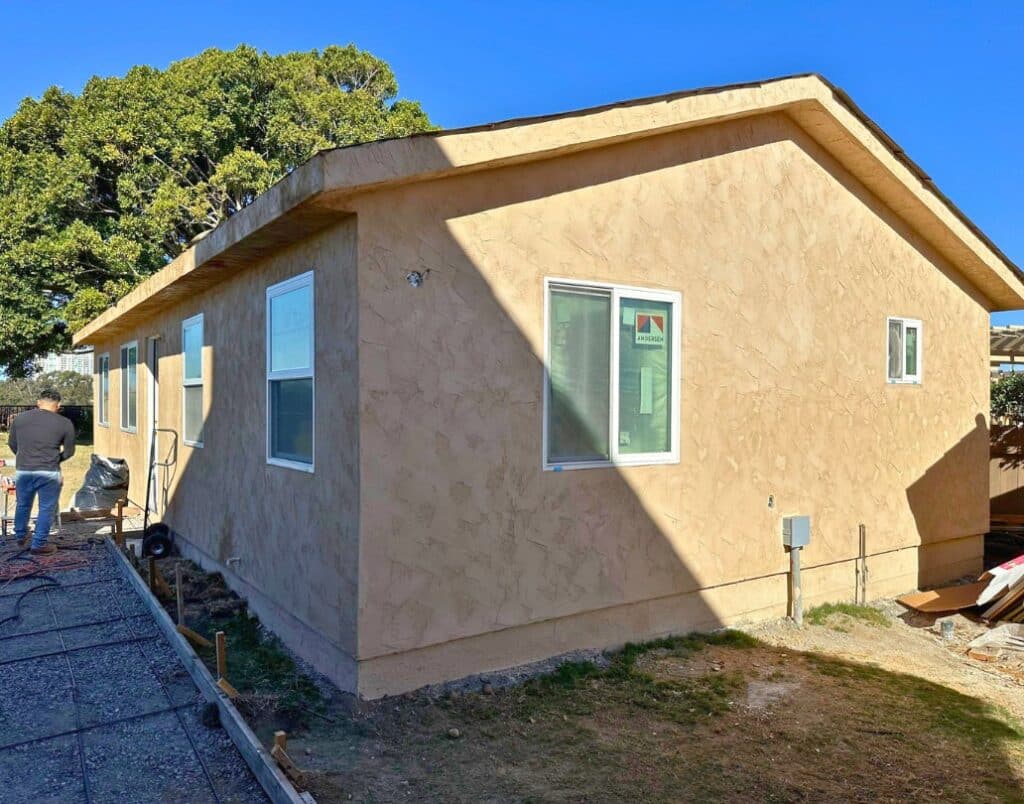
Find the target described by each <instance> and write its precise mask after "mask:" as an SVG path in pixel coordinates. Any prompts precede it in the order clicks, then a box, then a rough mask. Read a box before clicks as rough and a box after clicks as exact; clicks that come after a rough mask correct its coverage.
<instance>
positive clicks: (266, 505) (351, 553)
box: [94, 220, 358, 679]
mask: <svg viewBox="0 0 1024 804" xmlns="http://www.w3.org/2000/svg"><path fill="white" fill-rule="evenodd" d="M310 269H312V270H313V271H314V276H315V280H314V282H315V305H316V309H315V315H316V325H317V335H318V338H317V345H316V354H315V366H316V375H317V378H316V383H317V391H316V393H317V402H318V404H319V406H320V411H321V412H320V415H318V416H317V418H316V440H317V443H316V461H317V466H316V472H315V473H314V474H309V473H305V472H300V471H296V470H293V469H288V468H283V467H279V466H270V465H268V464H267V462H266V374H265V370H266V344H265V340H266V336H265V333H266V310H265V291H266V288H267V287H268V286H270V285H272V284H275V283H277V282H280V281H282V280H284V279H287V278H289V277H292V276H295V275H298V274H301V273H304V272H306V271H308V270H310ZM355 300H356V274H355V225H354V221H352V220H349V221H347V222H345V223H342V224H339V225H336V226H334V227H333V228H331V229H328V230H326V231H324V232H322V233H320V234H317V235H315V236H313V237H311V238H309V239H307V240H304V241H302V242H301V243H299V244H296V245H295V246H292V247H290V248H288V249H286V250H283V251H279V252H277V253H276V254H274V255H273V256H271V257H268V258H265V259H263V260H262V261H258V262H256V263H254V264H253V265H252V267H251V268H250V269H249V270H248V271H246V272H245V273H244V274H238V275H235V276H233V277H231V278H229V279H228V280H226V281H225V282H223V283H221V284H220V285H217V286H216V287H214V288H212V289H211V290H209V291H207V292H206V293H204V294H202V295H201V296H199V297H197V298H194V299H191V300H189V301H185V302H182V303H180V304H177V305H175V306H173V307H170V308H168V309H167V310H165V311H164V312H163V313H162V314H161V315H160V316H159V317H157V318H154V319H152V320H151V321H150V322H149V323H148V324H146V325H144V326H141V327H139V328H137V329H136V330H134V331H133V332H132V333H131V334H129V335H126V336H122V337H123V339H124V340H126V341H127V340H130V339H133V338H137V339H138V341H139V354H140V361H144V359H145V355H146V349H145V338H146V337H148V336H153V335H159V336H161V338H162V340H161V342H160V350H161V354H162V355H163V357H162V359H161V360H160V393H159V397H158V399H159V410H160V413H159V418H160V426H162V427H170V428H173V429H175V430H177V431H178V432H179V433H180V432H181V400H182V390H181V372H182V365H181V322H182V321H183V320H184V319H186V318H189V317H191V316H193V315H195V314H197V313H203V315H204V336H205V343H206V346H205V348H204V350H203V365H204V375H205V377H206V383H205V404H206V410H207V416H206V422H205V436H204V437H205V444H204V446H203V447H202V448H193V447H189V446H186V445H184V444H183V443H180V444H179V449H178V462H177V466H176V469H175V471H174V476H173V480H172V483H171V487H170V505H169V508H168V510H167V512H166V514H165V519H166V520H167V521H168V522H170V523H171V525H172V526H173V527H174V528H175V530H177V531H179V532H180V533H181V534H182V535H183V536H184V537H185V538H186V539H187V540H188V541H189V542H190V545H189V546H188V547H187V550H186V552H188V553H189V554H190V555H191V556H192V557H194V558H197V559H200V560H202V562H203V563H204V564H206V565H207V566H211V567H212V566H217V567H218V568H220V569H223V568H224V562H225V561H226V560H227V559H229V558H233V557H236V556H237V557H238V558H239V559H240V561H238V562H237V563H236V562H232V563H231V565H230V567H228V568H227V569H228V573H227V574H228V576H229V580H232V581H234V583H235V586H236V587H238V588H239V589H240V591H243V593H245V592H247V593H248V594H247V597H248V598H249V601H250V604H251V605H252V606H253V608H254V609H255V610H256V611H257V612H259V613H260V615H261V617H263V618H264V619H265V620H267V621H268V624H269V625H271V626H272V627H275V629H276V630H278V631H279V632H281V633H282V635H283V636H284V637H285V638H286V639H287V640H288V641H289V642H290V643H292V644H295V645H298V646H299V647H302V646H304V645H308V644H310V642H311V640H312V641H316V640H319V641H320V642H322V643H323V645H320V646H319V650H318V651H316V653H317V656H318V664H319V665H320V666H321V668H322V669H323V671H324V672H329V673H331V674H332V675H333V676H334V677H336V678H340V679H344V678H346V677H350V676H351V672H352V666H351V665H352V659H353V657H354V655H355V616H356V580H357V566H358V564H357V555H358V541H357V514H356V506H357V503H358V492H357V484H358V465H357V458H356V456H357V452H358V432H357V421H358V416H357V410H356V404H357V399H356V390H355V377H356V376H357V369H356V364H357V352H356V327H357V323H356V315H357V311H356V302H355ZM120 342H121V338H119V339H118V341H115V342H109V343H98V344H97V345H96V348H97V353H102V352H104V351H108V350H109V351H110V354H111V363H110V365H111V378H110V413H111V415H110V420H111V426H110V427H109V428H107V427H100V426H97V427H96V442H95V447H94V449H95V451H96V452H98V453H100V454H106V455H114V456H119V457H125V458H127V459H128V461H129V465H130V468H131V471H132V481H131V482H132V488H131V497H132V499H133V500H137V501H140V502H141V501H142V500H144V499H145V482H146V470H145V467H146V460H147V458H146V455H147V448H148V438H147V436H146V435H144V433H145V426H146V425H145V422H146V406H147V399H146V390H147V383H146V376H147V369H146V367H145V365H143V364H141V362H140V367H139V389H140V392H139V432H138V433H137V434H129V433H124V432H122V431H121V430H120V429H119V427H118V426H117V423H118V421H119V415H120V396H119V394H120V382H121V372H120V366H119V359H118V347H119V344H120ZM169 443H170V442H169V441H168V437H167V436H161V445H162V447H163V449H162V451H163V452H164V453H166V447H167V445H168V444H169ZM304 652H306V653H309V652H310V651H304Z"/></svg>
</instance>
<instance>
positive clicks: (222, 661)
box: [214, 631, 228, 678]
mask: <svg viewBox="0 0 1024 804" xmlns="http://www.w3.org/2000/svg"><path fill="white" fill-rule="evenodd" d="M214 639H215V640H216V642H217V678H227V675H228V640H227V636H226V635H225V634H224V632H223V631H218V632H217V634H216V636H215V637H214Z"/></svg>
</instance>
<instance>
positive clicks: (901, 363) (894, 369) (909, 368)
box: [887, 316, 922, 385]
mask: <svg viewBox="0 0 1024 804" xmlns="http://www.w3.org/2000/svg"><path fill="white" fill-rule="evenodd" d="M887 327H888V358H887V378H888V381H889V382H890V383H895V384H900V383H903V384H909V385H914V384H920V382H921V363H922V337H921V335H922V327H921V322H920V321H919V320H917V319H916V318H897V317H894V316H890V317H889V319H888V322H887Z"/></svg>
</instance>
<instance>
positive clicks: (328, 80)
mask: <svg viewBox="0 0 1024 804" xmlns="http://www.w3.org/2000/svg"><path fill="white" fill-rule="evenodd" d="M397 93H398V84H397V83H396V81H395V76H394V75H393V73H392V71H391V69H390V67H389V66H388V65H387V63H385V62H383V61H381V60H380V59H378V58H375V57H374V56H372V55H371V54H369V53H367V52H365V51H361V50H359V49H357V48H356V47H354V46H353V45H349V46H347V47H337V46H332V47H328V48H326V49H324V50H323V51H312V52H305V53H287V54H284V55H278V56H271V55H268V54H266V53H260V52H258V51H256V50H254V49H253V48H251V47H246V46H242V47H239V48H237V49H235V50H233V51H230V52H225V51H221V50H207V51H205V52H203V53H201V54H200V55H198V56H196V57H194V58H190V59H185V60H184V61H180V62H176V63H174V64H172V65H171V66H170V67H168V68H167V69H166V70H157V69H154V68H152V67H145V66H139V67H135V68H133V69H132V70H130V71H129V72H128V74H127V75H125V76H124V77H113V78H93V79H92V80H90V81H89V82H88V83H87V84H86V86H85V87H84V89H83V90H82V92H81V94H79V95H74V94H72V93H68V92H65V91H63V90H61V89H58V88H57V87H51V88H50V89H48V90H47V91H46V92H45V93H44V94H43V96H42V97H41V98H39V99H38V100H36V99H31V98H29V99H26V100H24V101H23V102H22V104H21V106H20V107H19V108H18V110H17V112H16V113H15V114H14V115H13V116H12V117H11V118H10V119H8V120H7V121H6V122H4V123H3V125H2V126H0V366H2V367H5V368H6V369H7V372H8V373H9V374H10V375H11V376H24V375H26V374H28V373H30V372H31V364H30V361H31V359H32V358H33V357H35V356H37V355H39V354H43V353H45V352H49V351H62V350H63V349H65V348H66V347H67V345H68V339H69V332H71V331H74V330H75V329H76V328H78V327H79V326H81V325H82V324H84V323H86V322H87V321H88V320H90V319H91V318H92V317H94V316H95V315H97V314H98V313H100V312H102V310H104V309H105V308H106V307H107V306H109V305H110V304H111V303H112V302H114V301H116V300H117V299H118V298H120V297H121V296H122V295H124V293H126V292H127V291H128V290H129V289H131V288H132V287H133V286H134V285H135V284H137V283H138V282H139V281H140V280H142V279H143V278H145V277H146V276H148V275H149V274H151V273H153V272H154V271H156V270H158V269H159V268H161V267H162V266H164V265H165V264H166V263H167V262H168V261H169V260H171V259H173V258H174V257H175V256H177V255H178V254H180V253H181V252H182V251H183V250H184V249H185V248H187V247H188V245H189V243H190V242H192V241H193V240H194V238H196V237H197V236H199V235H202V234H203V233H205V232H207V231H209V230H211V229H213V228H214V227H215V226H217V224H219V223H220V222H221V221H222V220H224V219H225V218H226V217H228V216H230V215H232V214H233V213H235V212H237V211H238V210H239V209H241V208H243V207H244V206H246V205H247V204H249V203H251V202H252V200H253V199H254V198H255V197H256V196H258V195H259V194H260V193H262V192H263V191H264V190H266V189H267V188H268V187H270V185H271V184H273V183H274V182H275V181H277V180H278V179H279V178H281V177H282V176H284V175H285V174H287V173H288V172H289V171H291V170H292V169H294V168H295V167H296V166H298V165H299V164H301V163H302V162H304V161H305V160H307V159H308V158H309V157H310V156H312V155H313V154H315V153H316V152H317V151H319V150H321V149H324V148H331V147H336V146H345V145H352V144H355V143H359V142H365V141H369V140H374V139H381V138H386V137H397V136H404V135H407V134H410V133H414V132H418V131H423V130H428V129H430V128H432V126H431V124H430V121H429V120H428V118H427V116H426V114H425V113H424V112H423V111H422V109H421V108H420V105H419V104H418V103H414V102H411V101H406V100H395V98H396V96H397Z"/></svg>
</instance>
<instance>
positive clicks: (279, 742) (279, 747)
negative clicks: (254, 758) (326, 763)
mask: <svg viewBox="0 0 1024 804" xmlns="http://www.w3.org/2000/svg"><path fill="white" fill-rule="evenodd" d="M270 756H272V757H273V758H274V759H276V760H277V764H278V765H279V766H280V767H281V770H283V771H284V775H285V776H287V777H288V778H289V779H291V780H292V781H293V782H294V783H295V784H298V785H301V784H302V783H303V775H302V771H301V770H299V768H298V766H297V765H296V764H295V763H294V762H293V761H292V758H291V757H290V756H288V735H287V734H286V733H285V732H283V731H275V732H274V744H273V745H272V746H271V748H270Z"/></svg>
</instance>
